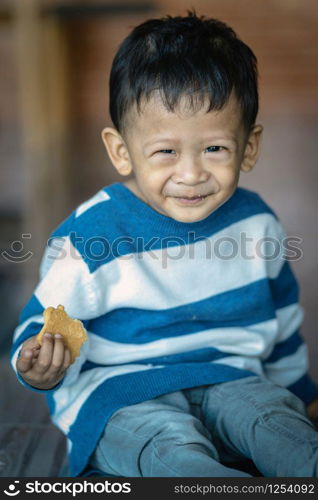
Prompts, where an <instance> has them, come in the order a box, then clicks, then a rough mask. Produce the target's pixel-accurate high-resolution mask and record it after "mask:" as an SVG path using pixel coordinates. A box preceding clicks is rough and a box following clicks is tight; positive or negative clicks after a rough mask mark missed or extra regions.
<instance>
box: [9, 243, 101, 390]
mask: <svg viewBox="0 0 318 500" xmlns="http://www.w3.org/2000/svg"><path fill="white" fill-rule="evenodd" d="M58 240H59V243H60V245H59V250H58V251H56V249H57V245H56V246H54V245H53V246H54V248H55V250H54V251H53V252H52V248H50V247H47V248H46V252H45V255H44V257H43V260H42V264H41V276H40V282H39V284H38V286H37V287H36V289H35V291H34V293H33V295H32V297H31V299H30V300H29V302H28V303H27V305H26V306H25V307H24V309H23V311H22V313H21V315H20V324H19V326H18V327H17V328H16V330H15V332H14V337H13V345H12V348H11V364H12V367H13V369H14V370H15V372H16V374H17V377H18V379H19V381H20V382H21V383H22V384H23V385H25V386H27V387H28V388H30V389H31V390H35V391H42V390H45V391H47V390H53V389H54V390H56V389H57V388H58V387H59V386H60V385H61V384H62V383H63V384H65V383H66V382H67V381H68V380H74V377H75V375H76V376H77V375H78V373H79V371H80V369H81V366H82V365H83V363H84V362H85V360H86V359H85V354H84V351H85V352H87V348H86V349H82V350H81V354H80V356H79V357H78V358H77V359H76V361H75V362H74V363H73V364H72V365H71V366H69V362H68V358H67V356H68V354H66V352H67V351H64V344H63V342H62V341H60V340H57V341H56V342H55V341H54V342H52V344H48V343H46V347H45V349H43V350H42V348H41V349H40V350H38V351H37V349H36V346H35V345H34V346H33V344H32V353H33V354H32V367H30V366H28V363H30V361H28V360H27V359H25V354H26V352H27V351H28V348H27V346H28V344H27V343H26V341H28V342H31V343H32V340H29V339H32V338H33V337H35V336H36V335H37V334H38V333H39V332H40V330H41V329H42V327H43V323H44V319H43V311H44V310H45V309H46V308H47V307H48V306H54V307H56V306H57V305H58V304H63V305H64V306H65V309H66V310H67V312H68V313H69V314H70V316H72V317H74V318H78V319H81V320H82V321H83V323H84V326H85V325H86V323H87V321H86V319H87V318H89V317H92V307H93V304H94V300H92V290H91V289H90V280H89V271H88V269H87V265H86V264H85V262H84V261H83V259H82V258H81V256H80V255H79V254H78V252H77V250H76V249H75V248H74V247H73V245H72V243H71V240H70V238H69V237H68V236H65V237H63V238H61V237H60V238H58ZM48 342H50V339H49V340H48ZM86 344H88V342H87V343H86ZM43 347H44V343H43ZM56 348H57V349H56ZM62 348H63V349H62ZM62 351H63V356H62ZM82 351H83V352H82ZM41 352H42V355H40V353H41ZM22 353H23V356H22V361H21V354H22ZM65 355H66V358H65ZM62 357H63V359H62ZM53 358H54V359H53ZM33 364H34V366H33ZM41 365H42V366H41ZM52 365H53V366H52ZM68 367H69V368H68ZM66 370H67V372H66ZM28 372H29V373H28ZM40 372H42V375H43V376H41V373H40ZM65 373H66V375H67V376H65V377H64V375H65ZM44 374H45V376H44ZM30 375H31V378H30ZM32 382H33V383H32ZM55 382H56V383H55Z"/></svg>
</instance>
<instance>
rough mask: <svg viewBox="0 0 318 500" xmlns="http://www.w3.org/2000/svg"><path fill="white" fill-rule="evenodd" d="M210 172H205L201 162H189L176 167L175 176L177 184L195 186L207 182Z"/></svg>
mask: <svg viewBox="0 0 318 500" xmlns="http://www.w3.org/2000/svg"><path fill="white" fill-rule="evenodd" d="M209 175H210V174H209V172H207V171H206V170H204V168H203V166H202V165H201V163H200V162H198V161H194V160H188V161H183V162H180V165H178V166H177V167H176V170H175V172H174V175H173V181H174V182H175V183H177V184H178V183H182V184H187V185H189V186H193V185H195V184H199V183H202V182H206V181H207V180H208V178H209Z"/></svg>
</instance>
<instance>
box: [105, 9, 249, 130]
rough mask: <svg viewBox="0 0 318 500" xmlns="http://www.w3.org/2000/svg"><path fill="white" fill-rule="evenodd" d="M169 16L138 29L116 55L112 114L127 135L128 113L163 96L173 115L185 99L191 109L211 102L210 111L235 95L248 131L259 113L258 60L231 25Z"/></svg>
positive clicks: (192, 15) (190, 16)
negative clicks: (155, 93)
mask: <svg viewBox="0 0 318 500" xmlns="http://www.w3.org/2000/svg"><path fill="white" fill-rule="evenodd" d="M187 14H188V15H187V16H185V17H179V16H177V17H172V16H169V15H168V16H165V17H163V18H160V19H149V20H147V21H145V22H143V23H142V24H140V25H138V26H136V27H135V28H134V29H133V30H132V31H131V33H130V34H129V35H128V36H127V37H126V38H125V39H124V41H123V42H122V43H121V45H120V46H119V49H118V51H117V53H116V55H115V57H114V60H113V64H112V68H111V72H110V81H109V93H110V95H109V111H110V116H111V119H112V121H113V124H114V126H115V127H116V128H117V130H118V131H119V132H120V133H122V132H123V131H124V129H125V115H126V113H127V111H128V110H129V109H130V108H131V106H132V105H133V104H134V103H136V105H137V110H138V112H140V104H141V101H142V100H143V99H144V98H145V99H146V100H148V99H149V98H150V97H151V95H152V93H153V92H154V91H155V90H157V91H159V92H160V96H161V99H162V101H163V103H164V105H165V107H166V108H167V109H168V110H169V111H175V108H176V106H178V104H179V102H180V98H181V97H182V96H187V97H188V99H189V102H190V106H191V108H192V109H198V108H197V106H198V105H199V106H202V105H203V103H204V102H206V98H207V97H208V99H209V108H208V110H207V111H211V110H219V109H222V108H223V106H224V105H225V104H226V102H227V101H228V99H229V97H230V94H231V93H232V91H234V94H235V96H236V98H237V100H238V102H239V104H240V106H241V109H242V119H243V124H244V126H245V128H246V129H247V130H248V131H249V130H250V128H251V127H252V126H253V125H254V123H255V119H256V115H257V112H258V88H257V87H258V85H257V77H258V74H257V59H256V56H255V55H254V53H253V52H252V50H251V49H250V48H249V47H248V46H247V45H246V44H245V43H244V42H242V41H241V40H240V39H239V38H238V37H237V36H236V34H235V32H234V31H233V29H232V28H230V27H229V26H228V25H227V24H225V23H223V22H221V21H219V20H217V19H212V18H205V17H204V16H200V17H198V16H197V15H196V13H195V11H194V9H192V10H190V11H187Z"/></svg>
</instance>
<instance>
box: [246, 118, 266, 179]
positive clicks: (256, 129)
mask: <svg viewBox="0 0 318 500" xmlns="http://www.w3.org/2000/svg"><path fill="white" fill-rule="evenodd" d="M262 132H263V126H262V125H254V126H253V127H252V129H251V131H250V133H249V136H248V139H247V142H246V146H245V151H244V157H243V160H242V163H241V170H243V172H249V171H250V170H252V168H253V167H254V165H255V163H256V162H257V160H258V157H259V153H260V142H261V136H262Z"/></svg>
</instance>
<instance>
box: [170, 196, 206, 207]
mask: <svg viewBox="0 0 318 500" xmlns="http://www.w3.org/2000/svg"><path fill="white" fill-rule="evenodd" d="M207 196H208V195H205V196H203V195H202V196H174V198H175V200H177V202H179V203H181V204H182V205H195V204H197V203H200V202H201V201H203V200H205V198H207Z"/></svg>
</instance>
